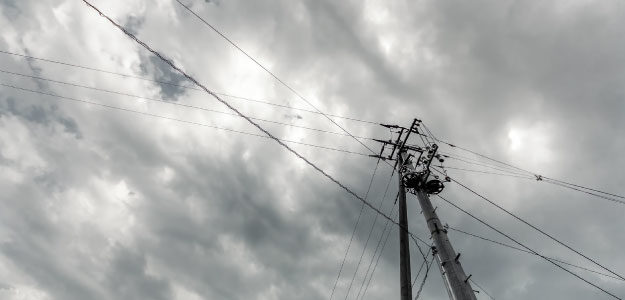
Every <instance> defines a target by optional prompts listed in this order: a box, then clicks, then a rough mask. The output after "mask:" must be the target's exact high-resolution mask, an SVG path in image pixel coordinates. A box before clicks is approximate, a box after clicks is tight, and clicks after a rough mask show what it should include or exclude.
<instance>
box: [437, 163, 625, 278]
mask: <svg viewBox="0 0 625 300" xmlns="http://www.w3.org/2000/svg"><path fill="white" fill-rule="evenodd" d="M435 171H437V172H440V171H438V170H436V169H435ZM450 179H451V181H453V182H455V183H457V184H458V185H460V186H461V187H463V188H464V189H466V190H468V191H469V192H471V193H472V194H474V195H476V196H478V197H479V198H481V199H482V200H484V201H486V202H488V203H490V204H491V205H493V206H494V207H496V208H497V209H499V210H501V211H503V212H505V213H506V214H508V215H510V216H511V217H513V218H515V219H517V220H519V221H521V222H522V223H524V224H525V225H527V226H529V227H531V228H532V229H534V230H536V231H538V232H540V233H541V234H543V235H544V236H546V237H548V238H550V239H551V240H553V241H555V242H556V243H558V244H560V245H562V246H564V247H566V248H567V249H569V250H571V251H573V252H575V253H576V254H578V255H579V256H581V257H583V258H585V259H586V260H588V261H590V262H592V263H593V264H595V265H597V266H598V267H600V268H602V269H604V270H606V271H608V272H610V273H612V274H613V275H615V276H617V277H619V278H621V279H623V280H625V278H624V277H623V276H621V275H619V274H618V273H616V272H614V271H612V270H610V269H608V268H607V267H605V266H603V265H602V264H600V263H598V262H597V261H596V260H594V259H592V258H590V257H588V256H586V255H584V254H583V253H581V252H580V251H578V250H575V249H574V248H573V247H571V246H569V245H568V244H565V243H564V242H562V241H560V240H559V239H557V238H555V237H553V236H552V235H550V234H548V233H547V232H545V231H544V230H542V229H540V228H538V227H537V226H535V225H533V224H531V223H529V222H528V221H526V220H525V219H523V218H521V217H519V216H517V215H515V214H514V213H512V212H511V211H509V210H507V209H505V208H503V207H502V206H501V205H499V204H497V203H495V202H493V201H492V200H490V199H488V198H486V197H484V196H483V195H481V194H479V193H478V192H476V191H474V190H473V189H471V188H469V187H468V186H466V185H464V184H462V183H461V182H459V181H458V180H456V179H454V178H450Z"/></svg>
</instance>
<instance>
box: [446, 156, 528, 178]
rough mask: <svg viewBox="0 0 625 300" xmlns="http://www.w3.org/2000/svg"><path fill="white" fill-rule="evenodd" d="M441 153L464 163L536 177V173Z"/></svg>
mask: <svg viewBox="0 0 625 300" xmlns="http://www.w3.org/2000/svg"><path fill="white" fill-rule="evenodd" d="M441 155H442V156H443V157H445V158H451V159H454V160H457V161H461V162H463V163H466V164H470V165H475V166H480V167H485V168H489V169H493V170H496V171H501V172H507V173H510V174H516V175H522V176H532V177H534V176H533V175H534V174H531V173H518V171H512V170H510V169H504V168H499V167H496V166H492V165H488V164H483V163H480V162H474V161H470V160H467V159H465V158H461V157H459V156H455V155H451V154H443V153H441Z"/></svg>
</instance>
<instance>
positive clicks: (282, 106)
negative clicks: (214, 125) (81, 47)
mask: <svg viewBox="0 0 625 300" xmlns="http://www.w3.org/2000/svg"><path fill="white" fill-rule="evenodd" d="M0 53H2V54H7V55H13V56H17V57H22V58H25V59H26V60H38V61H44V62H48V63H53V64H59V65H63V66H68V67H73V68H80V69H84V70H90V71H95V72H101V73H106V74H110V75H116V76H120V77H124V78H133V79H138V80H143V81H148V82H153V83H159V84H165V85H169V86H174V87H179V88H183V89H189V90H195V91H202V89H200V88H196V87H192V86H185V85H180V84H176V83H173V82H167V81H162V80H155V79H151V78H146V77H141V76H136V75H132V74H125V73H119V72H112V71H107V70H103V69H98V68H93V67H88V66H83V65H78V64H73V63H68V62H63V61H59V60H54V59H48V58H42V57H35V56H30V55H24V54H19V53H15V52H9V51H5V50H0ZM215 94H217V95H219V96H224V97H228V98H232V99H238V100H244V101H249V102H255V103H259V104H264V105H270V106H274V107H280V108H285V109H292V110H296V111H302V112H307V113H312V114H318V115H321V113H319V112H317V111H314V110H309V109H304V108H297V107H293V106H290V105H285V104H278V103H273V102H271V101H267V100H259V99H252V98H249V97H242V96H236V95H232V94H228V93H220V92H215ZM326 115H328V116H330V117H333V118H338V119H344V120H350V121H354V122H360V123H365V124H371V125H378V122H373V121H368V120H363V119H358V118H352V117H346V116H340V115H334V114H328V113H326Z"/></svg>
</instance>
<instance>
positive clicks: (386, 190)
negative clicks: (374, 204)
mask: <svg viewBox="0 0 625 300" xmlns="http://www.w3.org/2000/svg"><path fill="white" fill-rule="evenodd" d="M394 175H395V169H393V170H392V171H391V176H390V177H389V179H388V182H387V183H386V188H385V189H384V194H383V196H382V201H380V205H379V206H378V209H382V205H383V204H384V202H385V201H386V196H387V195H388V188H389V187H390V186H391V181H392V180H393V177H394ZM377 221H378V215H377V214H376V215H375V216H374V218H373V223H372V224H371V228H370V229H369V234H368V235H367V239H366V241H365V244H364V246H363V247H362V252H361V253H360V258H359V259H358V264H356V270H354V275H353V276H352V280H351V282H350V283H349V287H348V288H347V294H346V295H345V299H346V300H347V297H348V296H349V292H350V291H351V289H352V285H353V284H354V280H355V279H356V275H357V274H358V269H359V268H360V264H361V262H362V258H363V257H364V255H365V251H366V250H367V246H368V245H369V240H370V239H371V234H373V229H374V228H375V225H376V224H377ZM359 296H360V290H359V291H358V294H356V299H358V297H359Z"/></svg>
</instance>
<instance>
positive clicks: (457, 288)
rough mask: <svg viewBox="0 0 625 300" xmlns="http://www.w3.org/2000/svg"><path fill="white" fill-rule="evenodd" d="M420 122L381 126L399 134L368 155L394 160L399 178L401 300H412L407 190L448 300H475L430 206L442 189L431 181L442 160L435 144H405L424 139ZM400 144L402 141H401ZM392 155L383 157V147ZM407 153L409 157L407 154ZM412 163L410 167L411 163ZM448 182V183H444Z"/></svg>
mask: <svg viewBox="0 0 625 300" xmlns="http://www.w3.org/2000/svg"><path fill="white" fill-rule="evenodd" d="M420 124H421V121H420V120H418V119H414V121H413V122H412V125H411V126H410V128H405V127H401V126H398V125H388V124H380V125H382V126H383V127H386V128H389V129H390V130H391V131H392V130H397V131H396V132H397V133H399V135H398V137H397V139H396V140H395V141H391V140H388V141H383V140H375V141H377V142H380V143H382V150H380V154H379V155H371V156H372V157H377V158H380V159H389V160H393V159H395V162H396V165H395V167H397V168H396V169H397V170H398V175H399V198H398V199H397V201H399V278H400V286H401V300H412V278H411V276H410V248H409V245H408V242H409V240H408V238H409V236H408V235H409V232H408V214H407V212H406V190H408V191H410V193H412V194H415V195H416V196H417V199H418V200H419V205H420V206H421V209H422V211H423V216H424V217H425V222H426V223H427V226H428V229H429V230H430V233H431V235H432V240H434V246H435V247H433V249H432V255H434V256H435V258H436V261H437V264H438V266H439V269H440V271H441V275H442V276H443V281H444V282H445V287H446V288H447V293H448V294H449V298H450V299H451V300H477V298H476V297H475V292H474V291H473V288H472V287H471V284H470V283H469V278H470V277H471V276H470V275H469V276H468V277H467V275H466V274H465V273H464V270H463V269H462V265H461V264H460V260H459V259H460V253H458V254H456V252H455V251H454V248H453V247H452V246H451V243H450V242H449V238H448V237H447V230H446V229H445V228H444V227H443V225H442V224H441V221H440V220H439V219H438V215H436V211H435V209H434V208H433V207H432V203H431V202H430V198H429V194H438V193H440V192H441V191H442V190H443V188H444V185H443V183H442V182H441V181H440V180H438V176H434V179H430V178H429V177H430V165H431V164H432V161H433V160H434V159H435V158H438V159H439V160H440V162H443V160H442V159H441V158H440V155H437V154H436V152H437V150H438V146H437V145H436V144H434V143H425V141H424V143H425V144H426V145H424V146H423V147H419V146H415V145H410V144H408V143H407V142H408V138H409V137H410V135H411V134H412V133H415V134H417V135H420V136H421V139H422V140H423V137H426V139H427V136H426V135H424V134H422V133H420V132H419V126H420ZM402 140H403V141H402ZM387 146H388V147H391V149H392V151H391V153H390V154H389V155H388V156H384V150H385V147H387ZM409 152H410V153H409ZM412 158H414V163H415V164H413V159H412ZM446 180H447V179H446Z"/></svg>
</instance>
